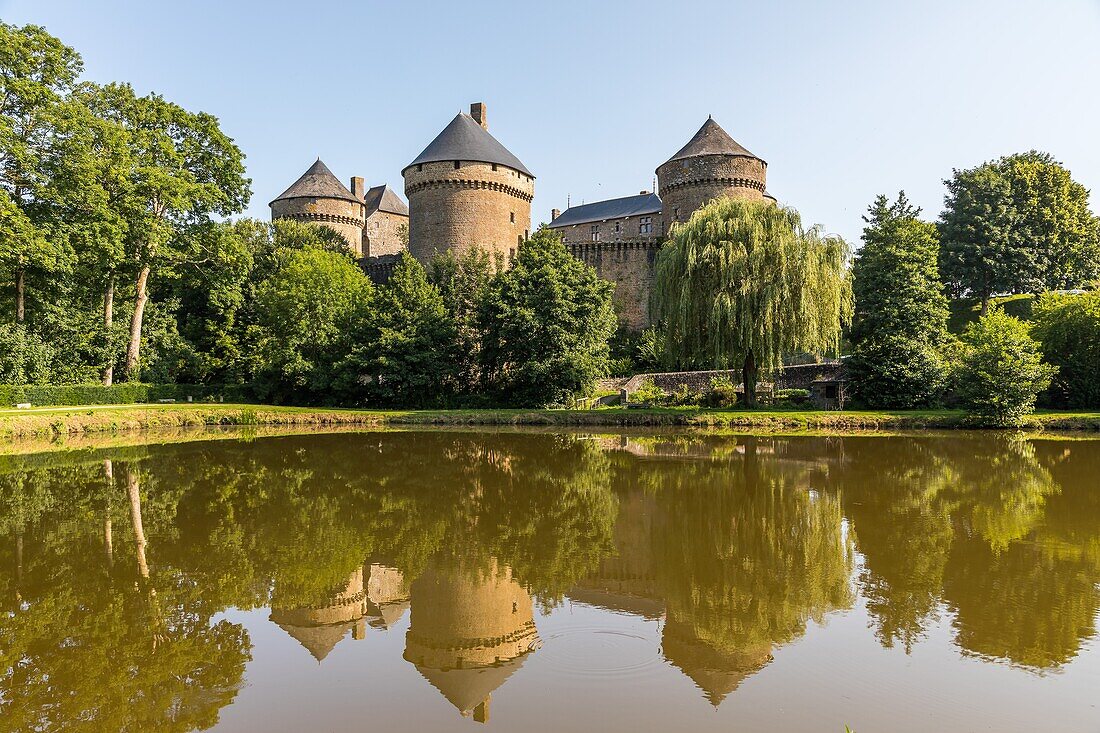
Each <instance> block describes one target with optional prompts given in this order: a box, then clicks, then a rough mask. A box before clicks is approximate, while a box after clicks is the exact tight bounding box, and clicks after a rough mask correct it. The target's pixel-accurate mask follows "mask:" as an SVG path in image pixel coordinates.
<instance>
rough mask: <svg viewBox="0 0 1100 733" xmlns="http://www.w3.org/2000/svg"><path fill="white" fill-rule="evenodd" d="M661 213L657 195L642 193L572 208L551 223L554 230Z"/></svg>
mask: <svg viewBox="0 0 1100 733" xmlns="http://www.w3.org/2000/svg"><path fill="white" fill-rule="evenodd" d="M659 213H661V199H660V197H659V196H658V195H657V194H655V193H640V194H638V195H637V196H625V197H623V198H621V199H608V200H607V201H596V202H595V203H591V204H583V205H581V206H570V207H569V208H568V209H566V210H565V211H563V212H562V213H561V215H560V216H558V218H557V219H554V221H552V222H550V226H551V227H552V228H557V227H567V226H572V225H574V224H584V223H586V222H590V221H604V220H605V219H622V218H623V217H625V216H640V215H642V214H659Z"/></svg>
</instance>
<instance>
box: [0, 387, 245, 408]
mask: <svg viewBox="0 0 1100 733" xmlns="http://www.w3.org/2000/svg"><path fill="white" fill-rule="evenodd" d="M188 397H191V398H193V399H194V400H196V401H206V402H215V401H219V400H222V401H227V402H251V401H253V400H252V399H251V398H250V397H249V396H248V393H247V390H246V389H245V388H243V387H239V386H230V387H226V386H220V385H209V384H142V383H140V382H123V383H121V384H113V385H111V386H110V387H105V386H103V385H102V384H60V385H52V384H26V385H12V384H0V406H2V407H11V406H14V405H17V404H19V403H22V402H29V403H31V404H32V405H34V406H35V407H44V406H49V405H64V406H79V405H132V404H135V403H139V402H157V401H158V400H166V399H172V400H176V401H177V402H186V401H187V398H188Z"/></svg>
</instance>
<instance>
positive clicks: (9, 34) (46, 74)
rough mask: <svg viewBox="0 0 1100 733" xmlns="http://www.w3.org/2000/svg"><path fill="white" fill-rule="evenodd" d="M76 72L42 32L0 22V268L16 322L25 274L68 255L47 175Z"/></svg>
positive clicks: (72, 59) (73, 58)
mask: <svg viewBox="0 0 1100 733" xmlns="http://www.w3.org/2000/svg"><path fill="white" fill-rule="evenodd" d="M82 67H83V62H82V61H81V58H80V55H79V54H77V52H76V51H74V50H73V49H71V48H69V47H68V46H66V45H64V44H63V43H61V41H59V40H58V39H56V38H54V37H53V36H51V35H50V34H49V33H47V32H46V31H45V29H44V28H41V27H40V26H34V25H27V26H23V27H22V28H17V27H16V26H12V25H7V24H5V23H0V194H2V195H0V216H2V220H0V221H2V223H0V269H2V270H3V271H4V272H5V273H6V274H7V275H8V276H9V277H11V279H12V282H13V284H14V286H15V320H16V322H18V323H22V322H23V320H24V318H25V317H26V316H25V311H26V288H27V274H28V272H40V273H41V272H53V271H55V270H57V269H58V268H59V267H60V266H61V265H62V264H63V260H64V259H65V255H66V254H67V250H66V249H65V247H64V242H63V241H59V240H58V237H57V232H56V231H54V230H53V225H55V224H56V221H55V220H53V219H51V216H50V215H51V209H50V207H49V206H48V203H47V202H48V199H49V195H48V192H47V191H48V188H49V187H50V185H51V183H52V181H51V179H50V177H49V176H48V175H47V174H46V170H45V169H46V165H47V162H48V160H49V159H50V157H51V155H55V154H56V147H57V135H56V122H57V119H56V117H57V111H58V109H59V107H60V106H61V104H62V100H63V99H64V97H65V95H66V94H68V92H69V91H70V90H71V88H72V86H73V84H74V83H75V81H76V78H77V76H78V75H79V74H80V72H81V70H82Z"/></svg>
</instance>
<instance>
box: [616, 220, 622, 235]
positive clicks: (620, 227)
mask: <svg viewBox="0 0 1100 733" xmlns="http://www.w3.org/2000/svg"><path fill="white" fill-rule="evenodd" d="M622 230H623V226H622V224H620V223H619V222H615V233H616V234H618V233H619V232H621V231H622Z"/></svg>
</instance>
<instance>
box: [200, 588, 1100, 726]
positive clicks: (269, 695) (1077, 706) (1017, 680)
mask: <svg viewBox="0 0 1100 733" xmlns="http://www.w3.org/2000/svg"><path fill="white" fill-rule="evenodd" d="M857 570H858V569H857ZM268 615H269V612H268V611H267V610H266V609H264V610H257V611H249V612H240V611H230V612H227V613H224V614H221V615H219V616H218V617H217V618H216V619H215V620H218V619H220V618H225V619H228V620H230V621H232V622H234V623H240V624H243V625H244V626H245V627H246V628H247V630H248V633H249V636H250V637H251V639H252V643H253V649H252V655H253V660H252V662H251V663H250V664H249V666H248V669H247V671H246V682H245V686H244V688H243V689H242V690H241V692H240V694H239V695H238V697H237V699H236V701H235V702H234V703H233V704H232V705H230V706H228V707H226V708H224V709H223V710H222V711H221V719H220V724H219V726H217V727H216V730H220V731H254V730H264V731H272V732H275V731H303V730H318V731H328V730H387V731H406V730H407V731H429V730H430V731H436V730H452V729H453V730H460V729H462V730H469V726H476V725H477V724H476V723H474V722H472V721H471V720H469V719H463V718H462V717H460V716H459V714H458V712H457V711H456V710H455V709H454V708H453V707H452V706H451V705H450V703H448V702H447V700H446V699H444V698H443V696H442V695H440V694H439V692H438V691H437V690H435V689H434V688H433V687H431V685H429V684H428V683H427V681H426V680H424V678H423V677H421V676H420V674H419V673H418V672H417V670H416V668H415V667H413V665H412V664H410V663H409V662H406V661H405V660H404V659H403V658H402V654H403V652H404V649H405V632H406V631H407V630H408V625H409V615H408V614H407V613H406V614H405V615H404V616H403V617H402V618H401V620H400V621H399V622H398V623H397V624H395V625H394V627H392V628H390V629H388V630H383V629H377V628H369V627H368V629H367V633H366V638H365V639H363V640H354V639H352V638H351V634H350V632H349V633H348V635H347V636H346V637H345V638H344V640H343V641H341V642H340V643H339V644H338V645H337V646H336V648H335V649H333V651H332V652H331V653H330V654H329V656H328V657H326V658H325V660H324V662H323V663H320V664H318V663H317V661H316V660H314V659H313V657H311V656H310V655H309V653H308V652H307V651H306V650H305V649H304V648H302V647H301V645H299V644H298V642H297V641H295V640H294V639H293V638H291V637H290V636H289V635H287V634H286V633H285V632H284V631H282V630H281V629H280V628H279V627H277V626H276V625H275V624H273V623H272V622H271V621H270V620H269V619H268ZM535 623H536V625H537V626H538V630H539V635H540V636H541V638H542V640H543V646H542V649H541V650H539V651H536V652H535V653H533V654H531V655H530V656H529V657H528V658H527V659H526V661H525V663H524V665H523V667H522V668H521V669H519V670H518V671H517V672H516V673H515V674H514V675H513V676H512V677H510V678H509V679H508V680H507V681H506V682H505V683H504V685H503V686H502V687H501V688H500V689H498V690H497V691H496V692H495V693H493V696H492V704H491V717H490V721H489V726H490V728H491V729H492V730H496V731H511V730H517V731H518V730H522V731H530V732H533V733H534V732H539V731H546V732H547V733H550V732H551V731H553V732H554V733H561V732H562V731H591V730H601V731H605V732H606V733H616V732H618V731H623V732H624V733H625V732H626V731H631V732H633V731H647V730H662V731H676V730H691V731H730V730H759V731H780V730H781V731H792V732H793V731H807V732H809V731H813V732H814V733H819V732H820V731H841V730H843V729H844V725H845V724H847V725H850V726H852V727H853V729H855V730H859V731H892V732H894V733H906V732H910V731H911V732H912V733H927V731H930V730H949V731H961V730H974V729H988V730H996V731H1000V732H1002V733H1006V732H1009V731H1021V733H1023V732H1025V731H1026V732H1027V733H1032V732H1033V731H1036V730H1045V729H1046V726H1047V724H1048V723H1049V721H1050V720H1051V716H1050V711H1052V710H1057V711H1058V713H1057V719H1058V721H1059V724H1058V730H1059V732H1060V733H1076V732H1078V731H1079V732H1080V733H1096V731H1097V730H1100V707H1098V704H1100V703H1098V702H1097V700H1096V691H1097V690H1098V689H1100V653H1098V652H1100V649H1098V648H1097V647H1098V645H1097V642H1096V640H1095V639H1093V640H1090V641H1089V642H1086V643H1085V644H1083V645H1082V649H1081V652H1080V653H1079V654H1078V656H1077V658H1076V659H1075V660H1074V661H1073V662H1072V663H1070V664H1068V665H1066V666H1065V667H1064V668H1062V670H1061V671H1059V672H1057V673H1053V674H1051V673H1048V674H1044V675H1036V674H1035V673H1033V672H1029V671H1026V670H1022V669H1019V668H1013V667H1010V666H1007V665H1003V664H993V663H990V662H988V661H983V660H980V659H977V658H974V657H972V656H971V657H966V656H963V655H961V654H960V652H959V650H958V648H957V647H956V646H955V644H954V641H953V637H954V633H953V630H952V628H951V617H950V615H949V614H947V613H941V619H940V621H938V622H930V623H929V625H928V627H927V629H926V637H925V638H924V639H923V640H922V641H920V642H918V643H917V644H916V645H915V646H914V648H913V650H912V653H911V654H910V655H908V656H907V655H905V653H904V651H903V650H902V649H900V648H895V649H884V648H882V647H881V646H880V645H879V643H878V642H877V641H876V639H875V637H874V635H873V634H872V633H871V632H870V630H869V628H868V626H869V617H868V615H867V613H866V610H865V608H864V605H863V602H862V599H860V600H858V601H857V603H856V606H855V608H854V609H853V610H851V611H848V612H843V613H835V614H832V615H830V616H829V617H828V618H827V620H826V625H824V626H819V625H817V624H814V623H813V622H810V623H809V624H808V626H807V630H806V634H805V636H804V637H802V638H801V639H798V640H796V641H794V642H793V643H791V644H789V645H786V646H784V647H781V648H777V649H773V654H774V661H772V662H771V663H770V664H768V665H767V666H765V667H764V668H763V669H761V670H760V671H758V672H756V673H755V674H753V675H752V676H750V677H749V678H747V679H745V680H744V681H743V682H742V683H741V685H740V687H738V689H737V690H735V691H734V692H733V693H732V694H731V695H730V696H729V697H727V698H726V700H725V701H724V702H723V703H722V704H721V706H720V707H719V708H718V709H717V710H715V709H714V708H713V707H712V706H711V705H710V704H709V703H708V702H707V701H706V699H705V698H704V697H703V696H702V694H701V692H700V690H698V689H697V688H696V687H695V686H694V684H693V683H692V681H691V680H690V679H689V678H688V677H686V676H685V675H684V674H683V673H682V672H680V671H679V670H678V669H676V668H675V667H673V666H672V665H671V664H669V663H668V662H666V661H664V660H663V658H662V657H661V653H660V644H661V626H662V624H663V623H664V622H663V620H645V619H641V618H639V617H636V616H630V615H626V614H622V613H614V612H611V611H607V610H605V609H601V608H597V607H594V606H588V605H584V604H580V603H572V602H570V601H568V600H567V601H566V602H565V603H564V604H563V605H561V606H559V607H558V608H556V609H554V610H553V611H551V612H550V613H549V614H545V613H541V612H538V611H537V610H536V616H535Z"/></svg>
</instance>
